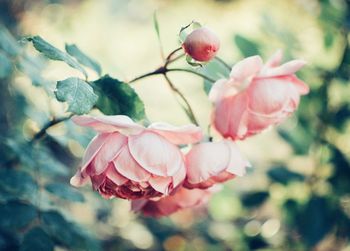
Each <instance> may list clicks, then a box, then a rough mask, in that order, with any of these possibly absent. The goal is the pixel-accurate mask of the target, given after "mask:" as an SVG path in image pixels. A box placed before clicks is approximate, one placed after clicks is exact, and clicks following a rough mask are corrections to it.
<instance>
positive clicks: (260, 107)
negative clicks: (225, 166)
mask: <svg viewBox="0 0 350 251" xmlns="http://www.w3.org/2000/svg"><path fill="white" fill-rule="evenodd" d="M281 60H282V52H281V51H277V52H276V53H275V54H274V55H273V56H272V57H271V58H270V59H269V60H268V62H267V63H266V64H265V65H263V62H262V60H261V58H260V57H259V56H253V57H249V58H246V59H244V60H242V61H240V62H238V63H237V64H236V65H235V66H234V67H233V68H232V71H231V74H230V78H229V79H220V80H218V81H217V82H216V83H215V84H214V85H213V87H212V89H211V91H210V93H209V98H210V100H211V101H212V102H213V103H214V105H215V108H214V112H213V124H214V126H215V128H216V129H217V131H218V132H220V134H221V135H222V136H223V137H225V138H232V139H233V140H236V139H244V138H246V137H248V136H250V135H253V134H256V133H259V132H261V131H262V130H264V129H266V128H267V127H269V126H271V125H276V124H279V123H281V122H282V121H283V120H284V119H285V118H286V117H288V116H289V115H290V114H292V113H293V112H294V111H295V110H296V108H297V107H298V104H299V99H300V95H305V94H307V93H308V92H309V87H308V86H307V85H306V84H305V83H304V82H302V81H301V80H300V79H298V78H297V77H296V76H295V74H294V73H295V72H296V71H298V70H299V69H300V68H301V67H303V66H304V65H305V62H304V61H303V60H292V61H289V62H287V63H285V64H282V65H280V62H281Z"/></svg>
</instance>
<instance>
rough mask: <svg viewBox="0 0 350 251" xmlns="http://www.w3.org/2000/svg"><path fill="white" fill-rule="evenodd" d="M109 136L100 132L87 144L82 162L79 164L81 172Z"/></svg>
mask: <svg viewBox="0 0 350 251" xmlns="http://www.w3.org/2000/svg"><path fill="white" fill-rule="evenodd" d="M108 137H109V134H108V133H100V134H98V135H96V136H95V137H94V138H93V139H92V140H91V142H90V143H89V145H88V146H87V148H86V151H85V154H84V157H83V160H82V164H81V172H85V169H86V168H87V166H88V165H89V164H90V162H91V161H92V160H93V159H94V158H95V156H96V154H97V153H98V152H99V151H100V149H101V148H102V146H103V144H104V143H105V141H106V140H107V138H108Z"/></svg>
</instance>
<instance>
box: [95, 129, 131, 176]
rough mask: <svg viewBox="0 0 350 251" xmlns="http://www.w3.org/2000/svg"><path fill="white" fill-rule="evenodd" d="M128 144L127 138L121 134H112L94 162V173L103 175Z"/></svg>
mask: <svg viewBox="0 0 350 251" xmlns="http://www.w3.org/2000/svg"><path fill="white" fill-rule="evenodd" d="M125 144H127V137H126V136H124V135H122V134H120V133H111V134H109V135H108V137H107V138H106V140H105V143H104V144H103V146H102V147H101V148H100V150H99V152H98V153H97V154H96V156H95V158H94V159H93V160H92V166H93V173H92V174H96V175H98V174H101V173H102V172H104V171H105V170H106V168H107V167H108V164H109V162H111V161H112V160H113V159H114V158H115V157H116V156H117V155H118V154H119V152H120V150H121V149H122V147H123V146H124V145H125Z"/></svg>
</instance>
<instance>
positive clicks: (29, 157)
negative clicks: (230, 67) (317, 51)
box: [0, 0, 350, 251]
mask: <svg viewBox="0 0 350 251" xmlns="http://www.w3.org/2000/svg"><path fill="white" fill-rule="evenodd" d="M4 2H6V1H4ZM316 2H317V1H316ZM335 2H337V3H338V4H335ZM339 3H341V4H340V5H339ZM1 4H3V3H1ZM222 4H224V3H222ZM317 4H318V6H319V8H320V11H319V15H318V16H317V21H318V24H319V25H320V27H322V31H323V35H324V47H325V50H330V49H332V48H333V46H336V43H341V51H340V52H339V62H338V64H337V66H336V67H335V68H333V69H328V68H322V67H318V66H317V67H308V68H307V69H305V70H304V71H302V72H301V78H302V79H303V80H305V82H306V83H308V84H310V86H311V93H310V94H309V95H308V96H307V97H305V98H303V99H302V100H301V104H300V108H299V111H298V113H297V114H296V116H295V118H293V122H290V123H285V124H284V125H282V126H281V127H279V128H278V134H279V135H280V137H281V139H283V140H284V141H285V142H286V143H288V144H289V145H290V146H291V148H292V149H293V151H294V155H295V156H298V157H300V158H306V157H307V158H310V159H311V160H312V162H313V163H314V167H313V168H312V169H311V170H310V172H305V173H302V172H298V171H296V170H292V168H291V167H290V166H289V165H288V163H271V167H270V168H269V170H268V171H267V172H266V173H264V174H263V175H264V176H265V177H262V178H264V179H266V180H267V182H266V184H264V185H263V186H261V187H259V189H258V190H257V189H256V188H252V189H251V190H249V191H247V192H244V193H240V194H238V195H236V194H234V193H233V192H232V190H231V188H230V185H227V186H225V187H224V188H223V190H222V191H221V192H219V193H218V194H215V195H214V196H213V198H212V200H211V202H210V204H209V208H208V212H204V213H203V212H199V211H198V212H196V216H197V217H195V216H194V215H193V214H183V215H181V217H184V219H179V218H176V217H175V218H171V219H169V218H163V219H150V218H143V217H141V216H139V218H138V220H137V221H135V222H137V224H136V223H135V225H133V227H132V226H128V231H131V232H132V231H135V232H140V233H144V235H141V236H143V237H144V238H146V237H147V236H148V235H146V234H145V229H146V230H147V231H146V233H149V232H150V233H151V238H152V240H153V242H152V245H151V246H149V247H146V249H149V250H162V249H166V250H243V251H244V250H247V251H248V250H293V251H294V250H349V246H350V243H349V238H350V154H349V149H343V148H342V144H341V142H342V139H343V137H345V140H349V135H348V134H349V129H348V127H349V121H350V119H349V115H350V100H349V98H348V97H346V98H343V100H341V102H337V103H335V104H334V103H333V102H332V94H331V92H332V90H333V89H332V88H335V87H336V88H338V89H340V90H343V89H344V90H345V89H346V88H349V84H350V82H349V74H350V45H349V41H348V38H349V28H350V27H349V25H350V1H345V0H344V1H331V0H319V1H318V2H317ZM2 13H3V12H2ZM8 15H10V14H8ZM262 19H263V20H264V24H265V26H264V27H263V29H265V30H266V36H268V37H269V38H271V39H272V38H273V39H276V38H277V39H278V40H279V41H280V42H281V43H282V44H284V45H285V50H286V54H287V56H288V57H293V55H294V54H296V53H297V52H298V50H300V45H299V44H298V40H297V38H296V37H295V36H294V35H295V34H293V33H291V32H289V31H288V30H283V29H281V28H280V27H278V25H276V24H275V23H274V22H273V21H272V20H271V19H270V18H269V17H268V16H266V15H265V16H262ZM9 20H10V21H9ZM3 22H4V25H1V26H0V100H1V102H2V108H1V110H0V129H1V132H2V134H1V136H0V137H1V140H0V165H1V169H0V177H1V182H0V250H54V247H56V246H58V247H61V248H65V249H66V250H135V249H137V248H140V246H137V245H135V243H138V242H137V241H140V240H137V239H136V240H135V239H132V238H127V237H126V236H129V235H128V233H125V232H123V231H122V230H121V228H117V227H111V228H108V227H107V226H109V225H112V224H116V222H118V221H123V219H122V218H120V219H117V220H115V218H113V212H112V206H111V203H112V202H108V201H107V202H106V201H104V200H103V199H101V198H99V197H98V196H95V195H94V194H93V192H89V191H84V190H83V193H82V192H81V191H78V190H76V189H75V188H72V187H70V186H69V177H70V176H71V174H72V173H73V171H74V170H72V167H75V166H77V164H78V161H79V160H78V159H77V158H76V156H74V154H73V153H72V151H71V148H72V144H73V145H74V143H77V142H78V143H79V144H80V145H82V146H84V147H85V146H86V145H87V143H88V142H89V140H90V139H91V137H92V136H93V133H92V132H91V131H89V130H84V131H78V129H77V128H76V127H75V126H74V125H72V123H71V122H70V121H63V122H62V123H63V127H64V134H63V136H62V135H61V136H57V135H54V134H47V133H46V130H44V131H40V130H37V131H36V132H35V133H36V134H35V133H34V132H30V133H29V134H30V136H28V133H26V132H25V130H24V129H23V125H24V124H25V122H26V121H28V120H31V121H35V123H36V124H38V125H40V128H45V126H47V125H50V123H51V122H52V121H56V120H60V118H59V117H58V118H57V117H53V116H52V115H49V114H45V113H43V112H40V111H37V110H36V108H35V107H32V106H31V104H30V102H28V100H27V98H26V97H25V96H24V95H23V93H21V92H20V91H18V90H17V89H16V88H15V87H14V86H13V85H12V84H11V83H13V82H14V80H15V78H16V76H18V75H25V76H27V77H28V78H29V79H30V80H31V82H32V84H33V85H34V86H37V88H40V89H42V90H44V91H45V92H46V95H48V97H51V98H52V97H53V95H54V93H53V91H52V90H53V89H54V88H55V83H52V81H50V80H48V79H46V78H44V77H43V76H42V74H41V73H42V71H43V69H44V68H45V66H46V61H45V59H44V58H42V57H41V56H38V54H35V53H33V52H32V51H28V50H27V49H26V48H27V47H28V44H24V43H23V41H21V42H20V43H18V42H17V40H18V39H20V36H14V35H11V32H12V33H16V32H15V31H16V24H15V22H13V18H12V17H6V16H5V15H4V18H3ZM6 22H7V23H6ZM5 26H7V27H8V28H5ZM156 27H158V21H157V22H156ZM157 29H159V28H157ZM9 30H10V31H11V32H10V31H9ZM14 37H16V38H14ZM232 37H233V42H234V44H235V46H236V47H237V49H238V50H239V51H240V53H241V55H242V57H246V56H250V55H254V54H257V53H259V54H263V55H264V53H265V51H268V50H269V41H265V40H261V41H260V40H257V39H252V38H247V37H245V36H243V35H241V34H234V35H233V36H232ZM27 39H29V40H30V41H32V42H33V43H34V46H35V48H36V49H37V50H38V51H41V52H42V53H43V54H45V55H46V56H48V57H49V58H52V59H55V60H60V61H63V62H66V63H67V64H68V65H70V66H72V67H73V68H76V69H78V70H79V71H81V72H82V73H83V75H84V78H85V79H83V80H82V79H78V78H75V79H76V82H77V84H78V83H79V84H81V85H85V87H86V88H85V90H87V92H85V93H82V94H81V99H80V100H79V96H78V97H73V99H72V97H68V96H67V95H68V94H67V93H65V91H64V90H63V89H61V87H62V86H60V85H58V86H57V88H58V89H57V93H58V92H59V93H60V94H59V96H60V97H62V98H59V100H62V101H68V105H69V111H72V112H74V113H77V114H79V113H85V112H87V111H89V110H90V108H92V107H93V106H94V108H98V109H99V110H101V111H102V112H104V113H106V114H127V115H129V116H131V117H133V118H135V119H143V118H144V116H145V111H144V107H143V104H142V101H141V99H140V98H139V97H138V95H137V94H136V93H135V92H134V91H133V89H131V88H130V87H129V86H128V85H124V84H123V82H122V81H119V80H117V79H114V78H112V77H109V76H104V77H101V78H99V79H98V80H94V81H91V82H89V81H88V72H86V70H85V68H84V66H86V67H88V68H92V70H94V71H96V72H97V73H98V75H100V74H101V72H102V70H101V68H100V66H99V64H98V63H97V62H96V61H95V60H94V59H91V58H90V57H88V56H87V55H86V54H85V53H84V52H82V51H81V50H80V49H79V48H78V47H77V46H75V45H67V46H66V51H67V53H66V52H63V51H61V50H59V49H57V48H55V47H53V46H51V45H50V44H48V43H47V42H45V41H44V40H43V39H41V38H40V37H31V38H27ZM200 71H202V72H203V73H206V74H208V75H209V76H211V77H212V78H215V79H218V78H220V77H222V76H225V75H227V74H228V72H227V69H225V68H223V67H222V65H221V64H219V63H217V62H214V61H213V62H211V63H209V64H207V65H206V66H204V67H203V69H201V70H200ZM67 80H68V79H66V80H64V81H67ZM88 82H89V83H88ZM59 83H62V82H59ZM92 89H93V92H94V93H96V94H94V95H97V96H99V98H98V99H97V98H96V97H95V96H94V95H88V94H89V93H90V94H92V92H91V91H92ZM204 89H205V91H206V92H208V91H209V90H210V83H209V82H208V81H206V82H204ZM79 90H80V91H81V90H84V88H79ZM340 92H341V91H340ZM57 93H56V95H57ZM86 96H88V99H87V100H88V101H89V102H90V103H89V104H88V107H86V105H87V104H86V103H84V104H82V103H81V102H82V101H86ZM75 104H77V106H76V107H74V105H75ZM83 108H84V109H83ZM81 109H83V110H81ZM50 121H51V122H50ZM292 123H295V124H296V125H294V126H290V125H291V124H292ZM33 135H37V137H34V138H32V136H33ZM39 139H40V140H39ZM262 151H263V149H262ZM301 168H303V167H301ZM246 179H249V176H248V177H247V178H246ZM87 190H89V189H87ZM83 203H90V204H95V205H96V207H95V208H94V209H95V211H94V212H93V217H94V224H93V225H92V226H96V227H92V226H91V225H89V226H85V225H84V224H78V223H77V222H75V221H76V220H75V218H76V217H75V215H74V214H73V212H71V211H70V208H73V207H74V206H77V205H78V206H79V204H83ZM121 206H123V205H121ZM79 208H80V209H82V208H84V206H83V207H79ZM266 212H273V215H274V218H273V219H271V214H270V213H266ZM186 217H188V218H186ZM189 222H190V223H191V224H190V226H189V227H186V226H182V225H186V224H188V223H189ZM100 224H101V225H103V226H104V228H108V229H109V231H110V232H112V234H110V235H106V234H104V231H103V230H101V228H100V227H98V226H100ZM141 226H142V227H141ZM142 231H143V232H142ZM276 231H277V232H278V234H276V233H277V232H276ZM275 234H276V235H275ZM145 236H146V237H145ZM271 237H276V238H275V239H273V238H271ZM141 239H142V238H141ZM141 241H143V240H141Z"/></svg>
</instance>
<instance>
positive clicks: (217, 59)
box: [214, 56, 232, 71]
mask: <svg viewBox="0 0 350 251" xmlns="http://www.w3.org/2000/svg"><path fill="white" fill-rule="evenodd" d="M214 59H215V60H216V61H218V62H219V63H221V64H222V65H223V66H225V68H227V69H228V70H229V71H231V70H232V67H231V66H230V65H229V64H228V63H226V62H225V61H224V60H223V59H221V58H219V57H218V56H216V57H214Z"/></svg>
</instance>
